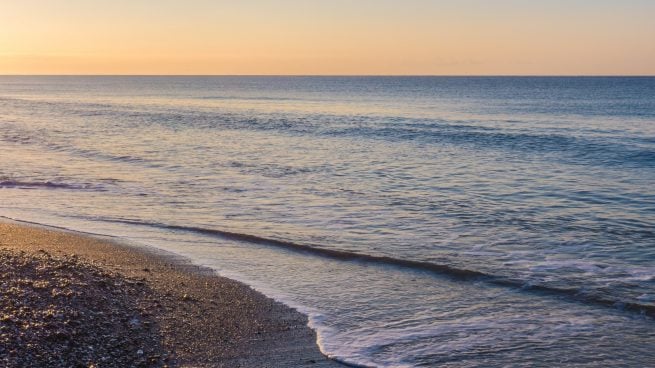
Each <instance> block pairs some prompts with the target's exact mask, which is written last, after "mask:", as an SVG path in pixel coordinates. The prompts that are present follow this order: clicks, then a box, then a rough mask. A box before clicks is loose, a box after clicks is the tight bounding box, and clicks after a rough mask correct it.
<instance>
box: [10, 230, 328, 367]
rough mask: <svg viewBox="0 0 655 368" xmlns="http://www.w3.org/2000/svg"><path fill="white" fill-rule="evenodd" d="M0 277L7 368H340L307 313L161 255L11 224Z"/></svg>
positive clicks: (68, 233)
mask: <svg viewBox="0 0 655 368" xmlns="http://www.w3.org/2000/svg"><path fill="white" fill-rule="evenodd" d="M0 275H1V278H0V282H1V283H2V286H3V287H2V290H1V291H0V293H2V294H1V295H2V298H0V317H2V318H0V341H2V343H3V344H2V345H3V346H2V348H1V349H0V364H2V365H4V366H30V365H32V366H53V367H55V366H76V367H77V366H80V367H82V366H83V367H113V366H142V367H166V366H168V367H299V366H307V367H333V366H335V367H336V366H341V365H340V364H339V363H337V362H334V361H332V360H330V359H328V358H326V357H325V356H323V355H322V354H321V352H320V351H319V349H318V346H317V345H316V335H315V333H314V331H312V330H311V329H309V328H308V327H307V318H306V317H305V316H304V315H302V314H301V313H298V312H297V311H295V310H293V309H291V308H289V307H287V306H285V305H283V304H281V303H278V302H275V301H274V300H272V299H270V298H267V297H265V296H264V295H262V294H260V293H258V292H256V291H254V290H252V289H251V288H250V287H248V286H246V285H244V284H241V283H239V282H236V281H233V280H230V279H226V278H223V277H219V276H216V275H215V274H214V273H212V272H211V271H209V270H207V269H204V268H200V267H197V266H194V265H191V264H189V263H188V262H185V261H184V260H183V259H179V258H176V257H173V256H170V255H167V254H163V253H160V252H157V251H154V250H152V251H151V250H148V249H144V248H136V247H133V246H129V245H125V244H120V243H118V242H114V241H111V240H105V239H99V238H96V237H90V236H83V235H78V234H75V233H72V232H65V231H55V230H51V229H45V228H42V227H35V226H26V225H24V224H17V223H8V222H4V223H0Z"/></svg>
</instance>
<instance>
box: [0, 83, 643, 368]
mask: <svg viewBox="0 0 655 368" xmlns="http://www.w3.org/2000/svg"><path fill="white" fill-rule="evenodd" d="M0 215H1V216H5V217H8V218H13V219H19V220H25V221H32V222H37V223H42V224H48V225H54V226H63V227H66V228H70V229H75V230H80V231H87V232H93V233H98V234H106V235H112V236H117V237H120V238H121V239H123V240H124V241H126V242H132V243H136V244H140V245H144V246H153V247H158V248H161V249H165V250H168V251H171V252H174V253H177V254H181V255H184V256H186V257H188V258H190V259H191V260H192V261H194V262H196V263H198V264H203V265H206V266H209V267H211V268H214V269H216V270H217V271H218V272H219V273H221V274H223V275H227V276H230V277H233V278H235V279H238V280H241V281H244V282H246V283H248V284H250V285H252V286H253V287H254V288H256V289H258V290H261V291H262V292H264V293H266V294H267V295H270V296H272V297H274V298H276V299H278V300H281V301H283V302H285V303H287V304H289V305H292V306H294V307H296V308H298V309H299V310H301V311H303V312H305V313H307V314H308V315H309V316H310V324H311V326H312V327H313V328H315V329H316V330H317V332H318V334H319V341H318V343H319V345H320V347H321V348H322V350H323V351H324V353H326V354H328V355H330V356H333V357H335V358H337V359H339V360H342V361H345V362H349V363H351V364H361V365H370V366H381V367H382V366H389V367H404V366H437V365H438V366H447V367H450V366H452V367H469V366H471V367H475V366H486V367H504V366H508V365H514V366H590V367H591V366H599V365H601V366H626V367H634V366H649V365H653V364H654V362H655V349H653V347H654V346H655V322H654V321H653V316H655V78H647V77H644V78H555V77H551V78H529V77H525V78H511V77H498V78H486V77H471V78H469V77H466V78H465V77H453V78H451V77H361V78H359V77H0Z"/></svg>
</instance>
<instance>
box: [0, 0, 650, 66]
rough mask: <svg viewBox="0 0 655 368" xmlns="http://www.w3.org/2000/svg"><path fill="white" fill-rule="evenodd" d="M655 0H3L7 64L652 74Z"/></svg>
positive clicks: (0, 50)
mask: <svg viewBox="0 0 655 368" xmlns="http://www.w3.org/2000/svg"><path fill="white" fill-rule="evenodd" d="M654 18H655V1H653V0H615V1H609V0H568V1H563V0H549V1H527V0H496V1H490V0H402V1H401V0H395V1H392V0H275V1H274V0H239V1H227V0H2V1H1V2H0V74H304V75H306V74H344V75H345V74H360V75H362V74H403V75H404V74H418V75H428V74H429V75H453V74H455V75H490V74H501V75H524V74H530V75H553V74H554V75H608V74H609V75H653V74H655V21H654V20H653V19H654Z"/></svg>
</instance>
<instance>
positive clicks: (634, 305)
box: [100, 219, 655, 318]
mask: <svg viewBox="0 0 655 368" xmlns="http://www.w3.org/2000/svg"><path fill="white" fill-rule="evenodd" d="M100 221H106V222H114V223H123V224H129V225H137V226H148V227H154V228H158V229H165V230H176V231H185V232H192V233H196V234H202V235H208V236H213V237H219V238H223V239H229V240H235V241H240V242H246V243H251V244H259V245H265V246H273V247H278V248H283V249H287V250H291V251H294V252H299V253H304V254H308V255H313V256H319V257H325V258H330V259H334V260H339V261H348V262H361V263H369V264H375V265H383V266H392V267H400V268H405V269H411V270H417V271H428V272H431V273H434V274H437V275H440V276H446V277H449V278H451V279H454V280H459V281H468V282H484V283H487V284H490V285H495V286H500V287H507V288H512V289H516V290H518V291H521V292H527V293H533V294H539V295H545V296H553V297H559V298H563V299H566V300H571V301H577V302H582V303H586V304H591V305H595V306H601V307H609V308H615V309H620V310H624V311H630V312H634V313H640V314H642V315H645V316H648V317H651V318H655V304H642V303H639V302H634V301H621V300H616V299H612V298H608V297H605V296H603V295H596V294H591V293H588V292H583V291H582V290H580V289H578V288H574V287H571V288H558V287H552V286H548V285H539V284H531V283H529V282H526V281H525V280H519V279H511V278H507V277H502V276H498V275H493V274H489V273H485V272H480V271H476V270H469V269H463V268H457V267H453V266H450V265H447V264H437V263H432V262H424V261H415V260H408V259H400V258H394V257H389V256H376V255H371V254H365V253H357V252H350V251H344V250H335V249H328V248H324V247H321V246H319V245H310V244H300V243H295V242H291V241H285V240H278V239H273V238H266V237H261V236H257V235H251V234H243V233H236V232H231V231H225V230H219V229H208V228H202V227H195V226H183V225H171V224H163V223H157V222H147V221H137V220H129V219H102V220H100Z"/></svg>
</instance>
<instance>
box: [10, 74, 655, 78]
mask: <svg viewBox="0 0 655 368" xmlns="http://www.w3.org/2000/svg"><path fill="white" fill-rule="evenodd" d="M0 77H458V78H467V77H473V78H475V77H528V78H529V77H532V78H535V77H537V78H550V77H553V78H558V77H559V78H562V77H579V78H599V77H604V78H626V77H632V78H653V77H655V74H0Z"/></svg>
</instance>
